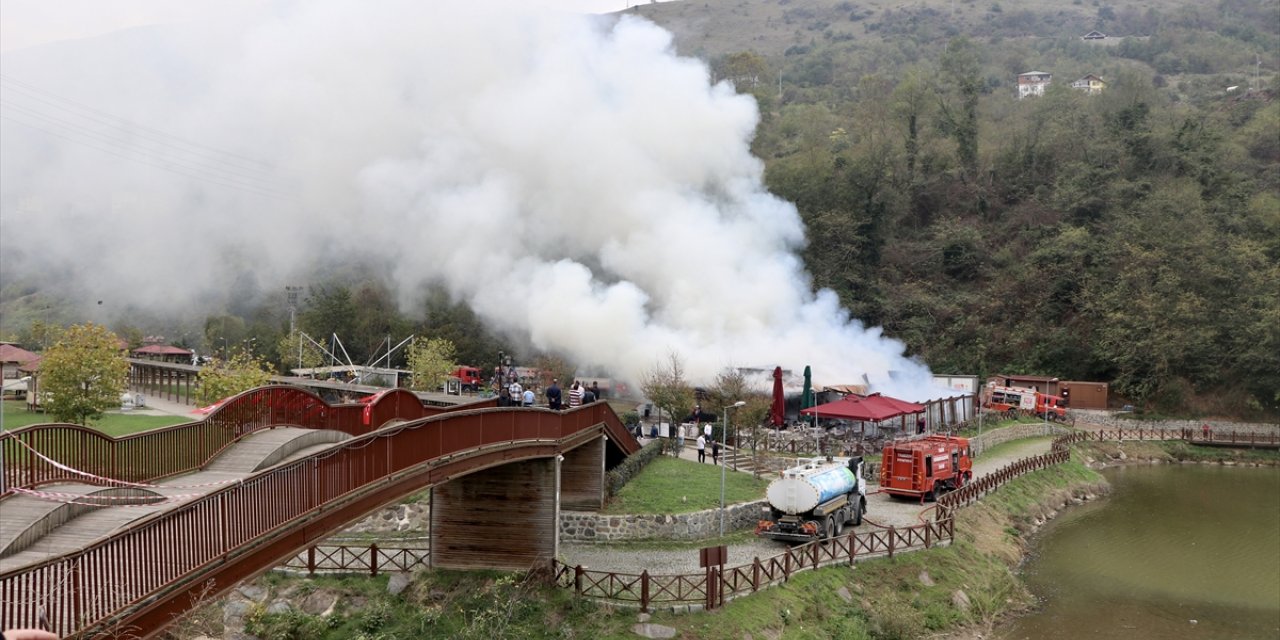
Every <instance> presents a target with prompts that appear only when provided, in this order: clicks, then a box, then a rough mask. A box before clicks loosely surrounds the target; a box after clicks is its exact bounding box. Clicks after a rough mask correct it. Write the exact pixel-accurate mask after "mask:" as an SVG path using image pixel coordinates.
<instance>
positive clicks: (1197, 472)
mask: <svg viewBox="0 0 1280 640" xmlns="http://www.w3.org/2000/svg"><path fill="white" fill-rule="evenodd" d="M1104 475H1106V476H1107V479H1108V480H1109V481H1110V482H1111V483H1112V494H1111V496H1110V497H1109V498H1107V499H1105V500H1100V501H1098V502H1095V503H1090V504H1088V505H1084V506H1080V507H1072V508H1070V509H1067V510H1066V511H1064V512H1063V513H1062V514H1061V515H1060V516H1059V517H1058V519H1056V520H1055V521H1054V522H1052V523H1051V524H1049V525H1047V526H1046V528H1045V529H1044V530H1042V531H1041V534H1040V537H1039V539H1038V540H1037V541H1036V545H1035V546H1036V551H1035V554H1034V555H1033V556H1032V557H1031V558H1030V559H1029V560H1028V562H1027V564H1026V565H1025V567H1024V569H1023V574H1024V578H1025V579H1026V581H1027V583H1028V584H1029V586H1030V587H1031V590H1032V591H1033V592H1034V593H1035V594H1036V595H1037V597H1039V599H1040V600H1041V608H1040V609H1039V610H1038V611H1036V612H1035V613H1032V614H1030V615H1027V616H1025V617H1022V618H1019V619H1018V620H1016V621H1014V622H1012V623H1011V624H1009V625H1007V626H1006V627H1004V628H1001V629H998V630H997V633H996V634H995V637H997V638H1002V639H1004V640H1022V639H1024V638H1025V639H1032V638H1036V639H1039V638H1103V639H1106V638H1117V639H1119V638H1125V639H1137V638H1195V639H1199V638H1210V639H1219V638H1222V639H1225V638H1280V468H1275V467H1269V468H1251V467H1224V466H1212V465H1161V466H1141V467H1120V468H1116V469H1109V470H1107V471H1105V472H1104Z"/></svg>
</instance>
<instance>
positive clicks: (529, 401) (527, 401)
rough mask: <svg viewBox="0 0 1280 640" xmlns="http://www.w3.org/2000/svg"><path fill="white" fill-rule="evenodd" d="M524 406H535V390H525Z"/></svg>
mask: <svg viewBox="0 0 1280 640" xmlns="http://www.w3.org/2000/svg"><path fill="white" fill-rule="evenodd" d="M524 406H526V407H532V406H533V389H525V390H524Z"/></svg>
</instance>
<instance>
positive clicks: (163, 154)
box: [0, 98, 283, 195]
mask: <svg viewBox="0 0 1280 640" xmlns="http://www.w3.org/2000/svg"><path fill="white" fill-rule="evenodd" d="M0 106H3V107H6V108H8V109H9V110H10V111H11V112H13V111H16V112H18V113H19V114H21V115H24V116H27V117H30V118H36V119H38V120H41V121H43V122H45V123H47V124H48V125H52V126H53V127H55V128H58V129H59V130H60V131H63V132H70V133H73V134H76V135H81V136H87V137H89V138H92V139H95V140H97V141H99V142H100V143H105V144H107V145H109V146H111V147H112V148H113V149H115V150H116V151H118V152H121V153H135V154H138V155H141V156H144V157H148V158H153V159H155V160H158V161H164V162H167V163H170V164H173V165H175V166H180V167H184V168H187V169H190V170H192V171H198V172H203V171H209V172H214V173H215V174H216V176H215V177H218V178H222V179H224V180H227V181H230V182H235V183H237V184H241V185H243V186H246V187H251V188H255V189H261V190H263V191H270V192H275V193H276V194H277V195H283V193H282V192H280V191H279V190H278V188H277V186H276V185H275V184H274V183H273V182H272V181H270V180H267V179H264V178H260V177H258V176H255V175H252V174H248V173H244V172H239V171H231V170H228V169H225V168H222V167H219V166H217V165H216V164H210V163H207V162H204V161H203V160H202V159H200V158H188V157H182V156H173V155H171V153H172V152H168V151H164V150H158V149H150V148H146V147H137V146H133V143H132V142H131V141H129V140H125V139H122V138H119V137H116V136H113V135H111V134H104V133H102V132H100V131H95V130H93V129H91V128H88V127H85V126H83V125H80V124H77V123H75V122H70V121H67V120H63V119H61V118H57V117H55V116H51V115H49V114H46V113H43V112H41V111H37V110H34V109H31V108H29V107H25V106H22V105H18V104H14V103H12V102H7V101H5V100H4V99H2V98H0ZM11 115H12V114H11ZM10 119H13V118H10ZM13 120H15V121H16V122H21V121H20V120H16V119H13ZM24 124H25V123H24Z"/></svg>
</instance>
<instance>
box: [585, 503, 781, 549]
mask: <svg viewBox="0 0 1280 640" xmlns="http://www.w3.org/2000/svg"><path fill="white" fill-rule="evenodd" d="M766 504H767V503H766V502H765V501H764V500H758V501H755V502H742V503H738V504H732V505H728V506H727V507H725V517H724V527H725V531H737V530H740V529H746V528H749V527H754V526H755V525H756V523H757V522H759V521H760V517H761V516H760V514H761V512H762V511H763V509H764V507H765V505H766ZM718 535H720V510H719V509H707V510H706V511H695V512H693V513H681V514H678V515H616V516H612V515H601V514H598V513H592V512H589V511H561V512H560V539H561V540H562V541H565V542H615V541H618V540H649V539H655V538H662V539H667V540H704V539H707V538H714V537H716V536H718Z"/></svg>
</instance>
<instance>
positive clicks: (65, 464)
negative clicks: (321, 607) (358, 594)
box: [0, 386, 639, 638]
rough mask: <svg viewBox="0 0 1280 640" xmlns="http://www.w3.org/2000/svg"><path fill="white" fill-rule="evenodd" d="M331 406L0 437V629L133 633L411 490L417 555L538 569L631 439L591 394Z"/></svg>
mask: <svg viewBox="0 0 1280 640" xmlns="http://www.w3.org/2000/svg"><path fill="white" fill-rule="evenodd" d="M492 405H493V401H492V400H489V401H481V402H477V403H472V404H466V405H459V406H455V407H434V406H427V405H424V404H423V402H421V401H420V400H419V399H418V398H417V397H416V396H414V395H413V394H412V393H409V392H407V391H404V390H390V391H387V392H385V393H382V394H379V395H377V396H375V397H373V398H370V399H369V400H368V401H367V402H362V403H358V404H343V405H331V404H328V403H326V402H325V401H324V400H322V399H321V398H320V397H319V396H316V395H315V394H313V393H311V392H309V391H306V390H303V389H298V388H294V387H285V386H274V387H264V388H260V389H255V390H252V391H248V392H245V393H243V394H240V395H238V396H236V397H234V398H232V399H230V400H228V401H227V402H224V403H223V404H222V405H221V406H219V408H218V409H216V410H215V411H213V412H212V413H210V414H209V415H208V416H207V417H206V418H205V419H203V420H201V421H199V422H193V423H189V424H183V425H176V426H172V427H166V428H162V429H155V430H151V431H145V432H141V433H136V434H132V435H129V436H124V437H121V438H112V437H109V436H104V435H102V434H101V433H99V432H97V431H94V430H92V429H86V428H83V427H78V426H75V425H34V426H31V427H26V428H22V429H18V430H15V431H9V432H5V433H3V434H0V452H2V453H3V467H2V468H0V628H15V627H38V626H42V625H44V626H47V627H48V628H49V629H50V630H51V631H54V632H56V633H59V634H60V635H62V636H64V637H86V638H90V637H99V636H104V637H144V638H145V637H149V636H152V635H154V634H156V633H157V632H159V631H160V630H161V629H163V628H164V626H165V625H167V624H169V623H170V622H172V621H173V620H174V619H175V618H176V617H177V616H178V615H180V614H181V613H183V612H184V611H186V610H187V609H189V608H191V607H193V606H196V605H198V604H199V603H200V602H201V601H203V600H204V599H207V598H210V597H214V596H217V595H218V594H220V593H223V592H225V591H227V590H229V589H230V588H232V587H234V586H235V585H236V584H237V583H238V582H240V581H242V580H244V579H246V578H249V577H252V576H254V575H256V574H259V573H261V572H263V571H266V570H268V569H270V568H272V567H274V566H276V565H278V564H280V563H281V562H283V561H285V560H286V559H289V558H291V557H293V556H294V555H295V554H297V553H299V552H300V551H302V550H305V549H307V548H308V547H311V546H312V545H314V544H316V543H317V542H318V541H319V540H322V539H324V538H326V537H327V536H329V535H331V534H333V533H335V532H336V531H339V530H340V529H342V528H343V527H344V526H346V525H348V524H349V523H351V522H352V521H355V520H358V519H359V518H360V517H362V516H364V515H365V514H367V513H369V512H370V511H373V510H374V509H377V508H378V507H381V506H383V505H386V504H388V503H392V502H395V501H397V500H400V499H402V498H404V497H406V496H408V495H410V494H413V493H416V492H419V491H421V490H423V489H430V491H431V501H430V502H431V507H430V508H431V512H430V536H431V539H430V546H431V550H432V551H431V554H430V558H429V564H430V566H433V567H441V568H466V569H473V568H493V569H505V570H527V569H529V568H530V567H535V566H540V565H541V566H547V567H550V566H551V562H552V560H553V559H554V558H555V557H556V554H557V550H558V549H557V546H558V526H557V523H558V520H559V512H560V509H561V508H567V509H587V510H590V509H599V508H600V506H601V505H602V504H603V502H604V492H605V483H604V474H605V472H606V470H607V469H609V468H611V467H613V466H615V465H617V464H618V463H620V462H621V461H622V460H623V459H625V458H626V456H628V455H630V454H631V453H634V452H635V451H637V450H639V444H638V443H637V442H636V440H635V439H634V438H633V437H632V436H631V434H630V433H628V432H627V430H626V428H625V427H624V426H623V424H622V422H621V421H620V420H619V419H618V417H617V416H616V415H615V414H614V413H613V411H612V410H611V409H610V408H609V406H608V405H607V404H606V403H603V402H598V403H593V404H590V405H586V406H583V407H579V408H576V409H573V410H571V411H563V412H558V411H550V410H547V409H536V408H528V409H525V408H497V407H494V406H492Z"/></svg>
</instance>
